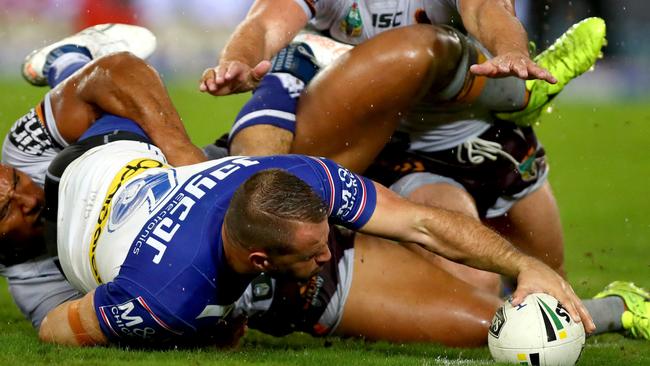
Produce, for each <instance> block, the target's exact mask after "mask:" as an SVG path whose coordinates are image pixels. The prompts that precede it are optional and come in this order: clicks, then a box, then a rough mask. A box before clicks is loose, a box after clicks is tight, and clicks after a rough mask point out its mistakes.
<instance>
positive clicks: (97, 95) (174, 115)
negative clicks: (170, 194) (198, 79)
mask: <svg viewBox="0 0 650 366" xmlns="http://www.w3.org/2000/svg"><path fill="white" fill-rule="evenodd" d="M50 101H51V104H52V110H53V113H54V117H55V120H56V124H57V128H58V130H59V132H60V133H61V135H62V136H63V138H65V140H66V141H70V142H72V141H76V140H77V139H79V137H81V135H82V134H83V133H84V132H85V131H86V130H87V129H88V127H90V125H91V124H92V123H93V122H94V121H95V119H97V118H98V117H99V116H101V115H102V114H104V113H110V114H114V115H117V116H120V117H124V118H128V119H131V120H133V121H135V122H136V123H137V124H138V125H140V127H142V129H143V130H144V131H145V132H146V133H147V135H148V136H149V138H151V140H152V141H153V143H154V144H155V145H156V146H158V147H159V148H160V149H161V150H162V151H163V153H165V155H166V157H167V159H168V161H169V162H170V163H171V164H172V165H188V164H194V163H199V162H202V161H205V155H204V154H203V153H202V151H201V150H200V149H199V148H197V147H196V146H194V145H193V144H192V142H191V141H190V138H189V136H188V134H187V132H186V130H185V127H184V126H183V122H182V121H181V118H180V116H179V115H178V112H177V111H176V108H175V107H174V105H173V104H172V101H171V99H170V98H169V95H168V94H167V90H166V89H165V86H164V85H163V82H162V80H161V79H160V76H159V75H158V73H157V72H156V70H154V69H153V68H152V67H151V66H149V65H148V64H147V63H146V62H145V61H143V60H142V59H140V58H138V57H136V56H134V55H132V54H131V53H128V52H121V53H116V54H112V55H109V56H105V57H102V58H99V59H97V60H95V61H93V62H91V63H89V64H88V65H87V66H85V67H84V68H83V69H82V70H81V71H80V72H78V73H76V74H74V75H73V76H71V77H69V78H68V79H67V80H66V81H65V82H63V83H61V84H59V85H58V86H57V87H56V88H54V89H53V90H52V91H51V93H50Z"/></svg>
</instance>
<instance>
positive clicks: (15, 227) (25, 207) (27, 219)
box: [0, 165, 45, 250]
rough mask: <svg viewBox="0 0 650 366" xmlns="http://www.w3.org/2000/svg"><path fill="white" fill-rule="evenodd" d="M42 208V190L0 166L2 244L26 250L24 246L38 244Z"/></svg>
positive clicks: (11, 169)
mask: <svg viewBox="0 0 650 366" xmlns="http://www.w3.org/2000/svg"><path fill="white" fill-rule="evenodd" d="M44 207H45V194H44V192H43V189H42V188H41V187H39V186H38V185H37V184H36V183H34V181H32V180H31V178H29V176H27V175H26V174H25V173H22V172H20V171H18V170H17V169H14V168H12V167H9V166H6V165H0V235H1V236H2V239H3V242H5V243H6V242H10V243H15V244H19V245H16V246H17V247H18V246H20V247H21V248H16V249H17V250H23V249H24V250H27V248H26V247H27V246H28V245H29V244H28V243H30V242H34V241H35V242H41V240H42V236H43V220H42V213H43V208H44Z"/></svg>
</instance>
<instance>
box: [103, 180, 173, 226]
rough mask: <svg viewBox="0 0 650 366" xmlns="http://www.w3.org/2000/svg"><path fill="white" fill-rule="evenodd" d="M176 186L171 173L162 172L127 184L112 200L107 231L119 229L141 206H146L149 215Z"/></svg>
mask: <svg viewBox="0 0 650 366" xmlns="http://www.w3.org/2000/svg"><path fill="white" fill-rule="evenodd" d="M176 184H177V183H176V178H175V177H174V176H173V171H164V172H160V173H157V174H152V175H149V176H146V177H142V178H138V179H135V180H133V181H131V182H129V183H128V184H127V185H126V186H125V187H124V189H123V190H122V192H120V195H119V196H117V197H116V198H115V200H114V203H113V209H112V211H111V216H110V220H109V222H108V230H109V231H114V230H116V229H117V228H119V227H120V226H121V225H122V224H123V223H124V222H125V221H126V219H127V218H128V217H130V216H131V214H133V212H135V211H136V210H137V209H138V208H139V207H141V206H142V205H143V204H147V205H148V210H149V213H151V212H153V210H154V209H155V208H156V207H157V206H158V204H160V202H162V201H163V199H164V198H165V197H167V194H169V192H171V191H172V189H173V188H174V187H176Z"/></svg>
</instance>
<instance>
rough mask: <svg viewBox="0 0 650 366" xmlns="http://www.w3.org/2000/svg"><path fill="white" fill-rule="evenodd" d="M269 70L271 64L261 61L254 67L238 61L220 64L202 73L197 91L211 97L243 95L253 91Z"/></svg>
mask: <svg viewBox="0 0 650 366" xmlns="http://www.w3.org/2000/svg"><path fill="white" fill-rule="evenodd" d="M270 69H271V62H270V61H267V60H263V61H261V62H260V63H258V64H257V65H256V66H255V67H253V68H251V67H250V66H249V65H247V64H245V63H244V62H240V61H225V62H220V63H219V65H218V66H216V67H212V68H209V69H206V70H205V71H203V75H202V76H201V80H200V83H199V90H200V91H202V92H207V93H210V94H212V95H228V94H234V93H243V92H247V91H249V90H251V89H253V88H254V87H255V86H257V84H258V83H259V81H260V80H261V79H262V77H263V76H264V75H265V74H266V73H267V72H269V70H270Z"/></svg>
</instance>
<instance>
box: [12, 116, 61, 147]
mask: <svg viewBox="0 0 650 366" xmlns="http://www.w3.org/2000/svg"><path fill="white" fill-rule="evenodd" d="M7 139H8V140H9V143H10V144H11V145H13V146H15V147H16V148H17V149H18V150H20V151H24V152H25V153H27V154H29V155H32V156H42V155H43V154H44V153H45V151H47V150H53V149H54V145H53V144H52V139H51V138H50V136H49V135H48V133H47V131H46V130H45V128H44V127H43V122H41V119H40V118H39V116H38V114H37V113H36V110H34V109H32V110H31V111H29V113H27V114H26V115H24V116H23V117H22V118H21V119H19V120H18V122H16V123H15V124H14V126H13V127H12V129H11V131H9V134H8V135H7Z"/></svg>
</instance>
